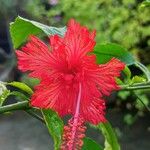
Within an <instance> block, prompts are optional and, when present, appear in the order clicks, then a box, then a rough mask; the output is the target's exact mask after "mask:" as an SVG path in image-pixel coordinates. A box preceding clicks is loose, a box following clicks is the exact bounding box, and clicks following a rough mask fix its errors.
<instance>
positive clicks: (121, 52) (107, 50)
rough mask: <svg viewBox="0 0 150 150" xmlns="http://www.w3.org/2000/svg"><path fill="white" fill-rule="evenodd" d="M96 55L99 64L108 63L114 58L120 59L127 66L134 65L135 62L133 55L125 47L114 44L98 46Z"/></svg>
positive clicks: (95, 50) (95, 51) (95, 49)
mask: <svg viewBox="0 0 150 150" xmlns="http://www.w3.org/2000/svg"><path fill="white" fill-rule="evenodd" d="M94 53H95V54H96V56H97V62H98V63H99V64H103V63H106V62H108V61H109V60H110V59H111V58H113V57H115V58H118V59H120V60H121V61H122V62H124V63H126V64H127V65H132V64H134V62H135V60H134V58H133V56H132V55H131V53H129V52H128V51H127V50H126V49H125V48H124V47H122V46H120V45H118V44H114V43H106V44H96V46H95V48H94Z"/></svg>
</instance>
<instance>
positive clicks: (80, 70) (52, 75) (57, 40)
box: [16, 19, 124, 150]
mask: <svg viewBox="0 0 150 150" xmlns="http://www.w3.org/2000/svg"><path fill="white" fill-rule="evenodd" d="M94 38H95V31H93V32H89V30H88V29H87V28H86V27H84V26H81V25H80V24H79V23H77V22H76V21H75V20H73V19H71V20H70V21H69V23H68V26H67V31H66V33H65V35H64V37H59V36H58V35H53V36H50V46H49V47H48V46H47V45H46V44H44V43H43V42H42V41H41V40H39V39H38V38H37V37H35V36H30V38H29V42H28V43H27V44H26V45H25V46H24V47H22V51H20V50H17V51H16V54H17V57H18V67H19V69H20V70H21V71H23V72H26V71H29V73H30V74H29V75H30V76H31V77H35V78H39V79H40V81H41V82H40V84H39V85H38V86H36V88H35V93H34V94H33V96H32V98H31V105H32V106H35V107H39V108H46V109H48V108H50V109H53V110H55V111H57V112H58V114H59V115H60V116H64V115H68V114H71V115H72V116H73V118H72V119H71V120H70V122H69V126H68V127H65V129H64V130H65V132H66V133H69V132H70V131H71V132H70V137H71V139H72V140H73V139H75V138H76V136H77V134H76V133H77V131H84V128H83V127H82V128H81V124H82V123H83V122H86V121H87V122H90V123H93V124H98V123H100V122H104V121H106V119H105V101H104V100H103V96H104V95H106V96H108V95H109V94H110V93H111V91H113V90H117V89H118V88H119V87H118V86H117V84H116V81H115V78H116V77H119V75H120V72H121V70H123V69H124V63H122V62H120V61H119V60H118V59H115V58H113V59H111V60H110V61H109V62H108V63H107V64H103V65H98V64H96V56H95V55H94V54H93V53H92V52H93V48H94V46H95V44H96V42H95V40H94ZM68 131H69V132H68ZM80 135H81V134H80ZM66 138H67V136H66V135H65V134H64V140H65V139H66ZM66 141H67V140H66ZM77 142H78V144H77V145H78V146H79V145H82V142H81V141H80V143H79V141H77ZM77 142H76V143H77ZM64 143H66V142H64ZM72 143H73V141H70V145H71V144H72ZM63 145H64V144H63ZM68 145H69V144H68ZM72 148H73V144H72V145H71V146H70V148H68V149H69V150H71V149H72ZM62 149H63V148H62Z"/></svg>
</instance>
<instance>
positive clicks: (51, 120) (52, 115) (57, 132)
mask: <svg viewBox="0 0 150 150" xmlns="http://www.w3.org/2000/svg"><path fill="white" fill-rule="evenodd" d="M42 114H43V117H44V120H45V122H46V126H47V128H48V131H49V133H50V135H51V136H52V137H53V139H54V147H55V150H58V149H59V148H60V145H61V141H62V133H63V121H62V120H61V118H59V116H58V114H57V113H56V112H54V111H53V110H46V109H43V110H42Z"/></svg>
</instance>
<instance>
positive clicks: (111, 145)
mask: <svg viewBox="0 0 150 150" xmlns="http://www.w3.org/2000/svg"><path fill="white" fill-rule="evenodd" d="M97 127H98V129H100V130H101V131H102V133H103V135H104V137H105V148H104V150H120V146H119V143H118V140H117V137H116V134H115V131H114V130H113V128H112V127H111V125H110V123H109V122H107V123H100V124H99V125H98V126H97Z"/></svg>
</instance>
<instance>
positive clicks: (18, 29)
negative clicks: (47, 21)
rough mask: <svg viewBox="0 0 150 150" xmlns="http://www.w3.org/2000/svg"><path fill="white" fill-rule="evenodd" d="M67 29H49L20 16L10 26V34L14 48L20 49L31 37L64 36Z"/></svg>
mask: <svg viewBox="0 0 150 150" xmlns="http://www.w3.org/2000/svg"><path fill="white" fill-rule="evenodd" d="M65 31H66V28H65V27H63V28H56V27H49V26H47V25H44V24H41V23H39V22H36V21H32V20H28V19H25V18H22V17H20V16H18V17H17V18H16V20H15V21H14V22H12V23H11V24H10V33H11V38H12V42H13V45H14V48H18V47H19V46H21V44H23V43H24V42H25V41H26V40H27V38H28V36H29V35H32V34H34V35H41V34H42V33H44V34H46V35H48V36H49V35H53V34H58V35H60V36H63V35H64V33H65Z"/></svg>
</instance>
